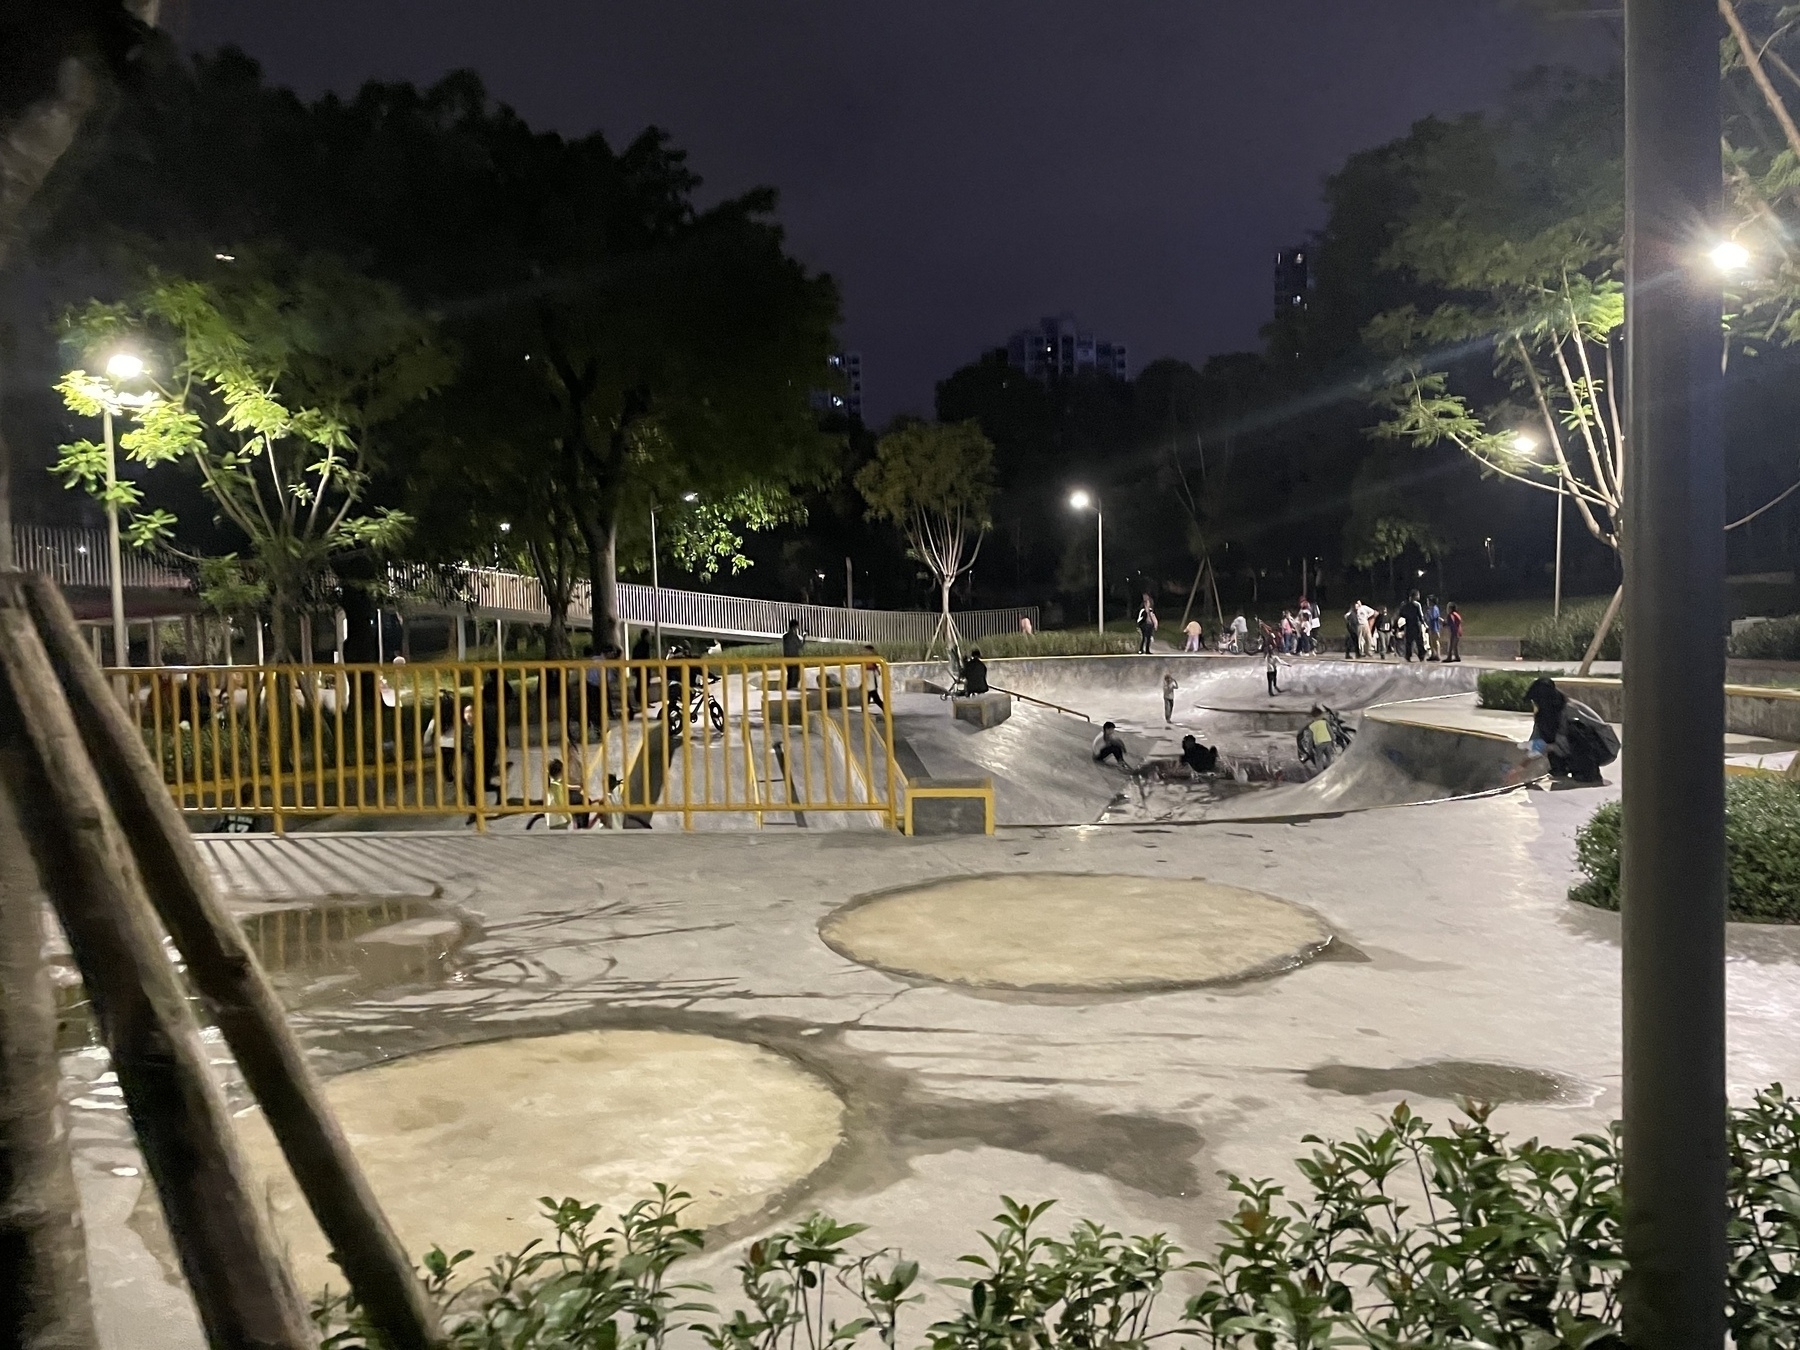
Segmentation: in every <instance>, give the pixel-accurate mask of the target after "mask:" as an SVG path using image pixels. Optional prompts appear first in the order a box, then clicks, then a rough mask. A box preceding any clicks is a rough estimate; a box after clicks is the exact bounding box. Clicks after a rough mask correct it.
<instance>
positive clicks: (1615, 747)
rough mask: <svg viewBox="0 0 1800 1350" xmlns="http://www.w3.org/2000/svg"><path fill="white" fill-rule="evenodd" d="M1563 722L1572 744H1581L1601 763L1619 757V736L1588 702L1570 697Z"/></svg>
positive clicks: (1607, 762)
mask: <svg viewBox="0 0 1800 1350" xmlns="http://www.w3.org/2000/svg"><path fill="white" fill-rule="evenodd" d="M1563 723H1564V725H1565V726H1566V727H1567V732H1566V734H1567V736H1568V738H1569V742H1570V744H1571V745H1574V744H1579V745H1580V746H1581V748H1582V749H1584V750H1585V751H1587V753H1588V757H1589V758H1591V759H1592V760H1593V761H1594V763H1596V764H1599V765H1607V764H1611V763H1612V762H1613V761H1614V760H1615V759H1617V758H1618V757H1619V738H1618V736H1617V735H1616V734H1614V732H1613V729H1612V726H1611V724H1610V723H1608V722H1607V720H1606V719H1605V718H1604V717H1602V716H1600V714H1599V713H1597V712H1595V711H1594V710H1593V709H1592V708H1590V707H1588V705H1587V704H1585V703H1581V702H1578V701H1577V700H1575V699H1570V700H1569V702H1568V705H1567V707H1565V708H1564V709H1563Z"/></svg>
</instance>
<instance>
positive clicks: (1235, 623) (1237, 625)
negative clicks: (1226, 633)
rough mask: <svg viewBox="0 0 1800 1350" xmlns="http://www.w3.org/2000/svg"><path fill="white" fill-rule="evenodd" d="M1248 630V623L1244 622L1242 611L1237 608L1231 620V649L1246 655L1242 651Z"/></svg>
mask: <svg viewBox="0 0 1800 1350" xmlns="http://www.w3.org/2000/svg"><path fill="white" fill-rule="evenodd" d="M1249 632H1250V625H1249V624H1247V623H1245V622H1244V611H1243V610H1241V609H1240V610H1239V611H1238V613H1237V617H1236V618H1234V619H1233V620H1232V621H1231V650H1232V651H1234V652H1236V653H1237V654H1238V655H1240V656H1243V655H1247V653H1246V652H1245V651H1244V638H1245V637H1246V636H1247V635H1248V634H1249Z"/></svg>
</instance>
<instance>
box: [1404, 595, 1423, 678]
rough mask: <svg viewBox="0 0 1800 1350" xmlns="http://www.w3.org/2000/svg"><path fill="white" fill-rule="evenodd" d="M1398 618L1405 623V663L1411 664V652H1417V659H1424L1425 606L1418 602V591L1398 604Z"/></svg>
mask: <svg viewBox="0 0 1800 1350" xmlns="http://www.w3.org/2000/svg"><path fill="white" fill-rule="evenodd" d="M1400 620H1401V622H1402V623H1404V624H1405V625H1406V635H1405V637H1404V638H1403V639H1402V640H1403V642H1404V643H1405V656H1406V661H1407V664H1408V665H1410V664H1412V659H1413V653H1414V652H1417V653H1418V654H1419V660H1421V661H1423V660H1424V659H1425V607H1424V606H1423V605H1421V604H1420V603H1419V593H1418V592H1417V591H1413V592H1412V593H1411V594H1409V595H1408V596H1407V597H1406V603H1405V604H1403V605H1401V606H1400Z"/></svg>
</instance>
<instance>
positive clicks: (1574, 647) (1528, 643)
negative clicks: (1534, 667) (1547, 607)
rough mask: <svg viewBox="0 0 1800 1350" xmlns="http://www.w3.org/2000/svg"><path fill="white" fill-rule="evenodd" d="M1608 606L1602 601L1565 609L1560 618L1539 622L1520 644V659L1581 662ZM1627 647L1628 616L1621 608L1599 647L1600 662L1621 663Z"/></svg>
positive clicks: (1527, 630)
mask: <svg viewBox="0 0 1800 1350" xmlns="http://www.w3.org/2000/svg"><path fill="white" fill-rule="evenodd" d="M1606 605H1607V602H1606V601H1603V600H1594V601H1589V602H1588V603H1586V604H1581V605H1565V606H1564V607H1563V612H1562V615H1561V616H1560V617H1559V618H1554V619H1539V620H1537V621H1536V622H1535V623H1533V624H1531V626H1530V627H1528V628H1527V629H1526V630H1525V636H1524V638H1522V639H1521V640H1520V643H1519V655H1521V656H1523V657H1524V658H1525V659H1526V660H1527V661H1579V660H1581V658H1582V657H1584V656H1586V655H1587V649H1588V643H1590V642H1592V641H1593V640H1594V630H1595V629H1596V628H1598V627H1599V626H1600V620H1601V618H1602V616H1604V615H1605V613H1606ZM1624 643H1625V612H1624V609H1623V607H1621V608H1620V611H1619V613H1618V614H1617V615H1616V616H1615V617H1614V618H1613V624H1612V627H1611V628H1610V629H1608V630H1607V634H1606V641H1605V642H1603V643H1601V644H1600V656H1599V658H1598V659H1600V660H1602V661H1617V660H1619V659H1620V657H1619V653H1620V652H1621V651H1623V650H1624Z"/></svg>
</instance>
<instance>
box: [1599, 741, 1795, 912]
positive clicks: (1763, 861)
mask: <svg viewBox="0 0 1800 1350" xmlns="http://www.w3.org/2000/svg"><path fill="white" fill-rule="evenodd" d="M1621 819H1622V816H1621V811H1620V804H1619V803H1618V802H1608V803H1607V804H1606V805H1605V806H1602V807H1601V808H1600V809H1599V810H1598V811H1596V812H1594V814H1593V817H1592V818H1591V819H1590V820H1589V821H1588V823H1587V824H1585V825H1583V826H1582V827H1581V829H1580V830H1579V831H1577V832H1576V835H1575V865H1576V866H1577V867H1579V868H1580V869H1581V872H1582V875H1583V877H1584V878H1585V879H1584V880H1582V881H1580V882H1577V883H1576V884H1575V885H1574V886H1573V887H1571V888H1570V890H1569V899H1571V900H1575V901H1579V902H1580V903H1581V904H1584V905H1595V906H1597V907H1599V908H1600V909H1614V910H1616V909H1617V908H1618V907H1619V830H1620V824H1621ZM1725 857H1726V861H1727V876H1728V885H1727V887H1726V912H1727V913H1728V915H1729V916H1730V917H1731V918H1733V919H1736V920H1738V921H1739V922H1740V923H1800V786H1796V785H1795V784H1793V783H1790V782H1789V781H1788V780H1787V779H1785V778H1765V777H1748V776H1746V777H1740V778H1732V779H1728V780H1727V781H1726V784H1725Z"/></svg>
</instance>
